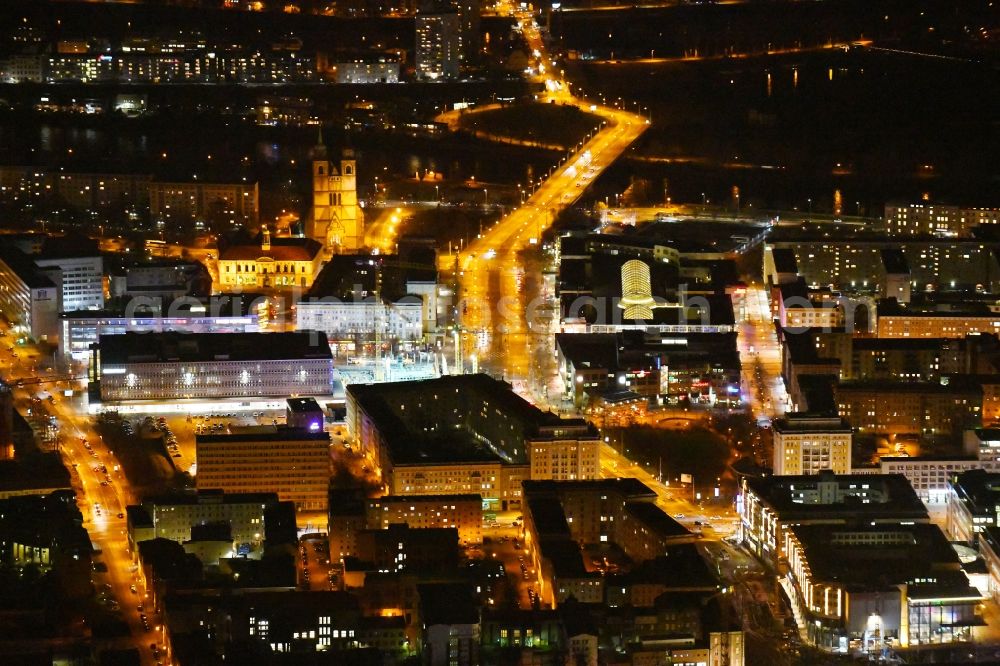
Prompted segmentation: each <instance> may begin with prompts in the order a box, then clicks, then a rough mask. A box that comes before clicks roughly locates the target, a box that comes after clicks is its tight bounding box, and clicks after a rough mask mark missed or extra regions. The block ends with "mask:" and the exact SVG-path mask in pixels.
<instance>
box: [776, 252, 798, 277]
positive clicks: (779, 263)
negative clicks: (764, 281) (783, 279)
mask: <svg viewBox="0 0 1000 666" xmlns="http://www.w3.org/2000/svg"><path fill="white" fill-rule="evenodd" d="M771 257H772V258H773V259H774V270H775V271H777V272H778V273H790V274H792V275H797V274H798V272H799V265H798V262H797V261H796V259H795V251H794V250H792V249H791V248H782V247H778V248H774V249H773V250H771Z"/></svg>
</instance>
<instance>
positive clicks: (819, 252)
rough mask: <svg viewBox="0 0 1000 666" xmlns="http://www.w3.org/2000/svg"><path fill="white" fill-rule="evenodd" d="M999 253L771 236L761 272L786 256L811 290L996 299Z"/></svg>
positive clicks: (878, 237) (949, 245) (923, 241)
mask: <svg viewBox="0 0 1000 666" xmlns="http://www.w3.org/2000/svg"><path fill="white" fill-rule="evenodd" d="M998 248H1000V243H997V242H996V241H984V240H975V239H957V238H949V239H941V238H933V237H928V236H926V235H924V236H921V237H914V238H898V237H894V236H887V235H882V234H876V233H870V232H858V233H856V234H844V235H843V236H841V237H838V238H836V239H834V238H828V237H824V236H823V235H822V234H817V235H813V234H804V233H801V232H798V231H796V230H776V231H774V232H772V233H771V235H770V236H769V238H768V240H767V241H766V243H765V245H764V253H765V263H764V266H765V270H767V269H768V267H769V266H772V267H773V266H774V261H773V259H770V260H769V259H768V254H770V253H773V252H774V251H776V250H788V251H790V252H791V253H793V255H794V257H795V267H796V270H797V271H798V275H799V276H801V277H802V278H803V279H804V280H805V282H806V284H807V285H808V286H810V287H814V286H815V287H829V288H831V289H834V290H837V291H840V292H843V293H848V294H869V295H873V296H879V297H883V298H890V297H892V298H897V299H899V300H900V301H907V300H909V295H908V292H910V291H912V292H913V293H914V294H916V293H918V292H925V291H940V290H956V289H957V290H966V291H970V292H971V291H975V290H976V289H977V288H978V289H979V290H981V291H985V292H987V293H995V292H996V291H998V290H1000V260H998V256H997V253H996V250H997V249H998ZM785 263H788V262H785ZM771 270H772V271H773V270H774V269H773V268H771ZM765 279H768V280H772V281H773V280H774V279H776V276H775V275H774V274H773V273H765ZM903 279H905V283H901V281H902V280H903ZM773 283H774V284H777V282H773Z"/></svg>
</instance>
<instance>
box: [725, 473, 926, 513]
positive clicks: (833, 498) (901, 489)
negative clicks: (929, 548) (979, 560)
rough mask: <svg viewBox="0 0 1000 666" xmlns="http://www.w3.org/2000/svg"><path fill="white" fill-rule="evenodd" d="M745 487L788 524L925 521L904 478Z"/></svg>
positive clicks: (828, 478)
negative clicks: (829, 520) (823, 520)
mask: <svg viewBox="0 0 1000 666" xmlns="http://www.w3.org/2000/svg"><path fill="white" fill-rule="evenodd" d="M744 487H745V488H746V489H747V490H748V491H749V492H751V493H753V494H754V495H756V496H757V497H758V498H759V499H760V501H762V502H763V503H765V504H767V505H768V506H769V507H770V508H771V510H772V511H774V512H775V513H776V514H777V516H778V518H779V519H780V520H783V521H794V520H796V519H802V520H807V519H819V518H823V517H828V518H839V519H845V520H850V519H855V518H856V519H858V520H864V519H866V518H875V517H898V518H900V519H901V520H906V519H913V520H920V521H926V520H927V509H926V507H925V506H924V504H923V502H921V501H920V498H919V497H918V496H917V494H916V492H915V491H914V490H913V487H912V486H911V485H910V482H909V481H908V480H907V479H906V477H905V476H903V475H902V474H838V475H834V474H833V473H832V472H826V471H824V472H821V473H819V474H813V475H797V476H768V477H762V478H751V477H747V478H745V479H744Z"/></svg>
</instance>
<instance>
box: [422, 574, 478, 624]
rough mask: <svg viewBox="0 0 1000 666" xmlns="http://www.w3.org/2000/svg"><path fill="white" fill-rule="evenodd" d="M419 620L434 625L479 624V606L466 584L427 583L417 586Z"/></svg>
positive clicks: (469, 586)
mask: <svg viewBox="0 0 1000 666" xmlns="http://www.w3.org/2000/svg"><path fill="white" fill-rule="evenodd" d="M417 596H418V597H419V598H420V619H421V620H422V621H423V624H424V626H425V627H430V626H432V625H435V624H479V604H478V602H477V601H476V597H475V591H474V588H473V587H472V586H471V585H469V584H467V583H427V584H421V585H418V586H417Z"/></svg>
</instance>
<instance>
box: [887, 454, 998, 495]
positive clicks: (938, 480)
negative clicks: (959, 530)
mask: <svg viewBox="0 0 1000 666" xmlns="http://www.w3.org/2000/svg"><path fill="white" fill-rule="evenodd" d="M972 469H982V470H986V471H987V472H1000V461H996V460H980V459H979V458H977V457H969V458H962V457H948V456H912V457H894V456H882V457H881V458H879V470H880V471H881V473H882V474H902V475H903V476H905V477H906V480H907V481H909V482H910V485H911V486H913V490H914V491H916V493H917V496H918V497H920V499H921V500H922V501H923V503H924V504H926V505H928V506H932V505H937V506H944V505H946V504H947V503H948V501H949V497H950V495H951V494H952V488H951V482H952V479H954V478H955V476H957V475H959V474H961V473H962V472H967V471H969V470H972Z"/></svg>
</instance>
